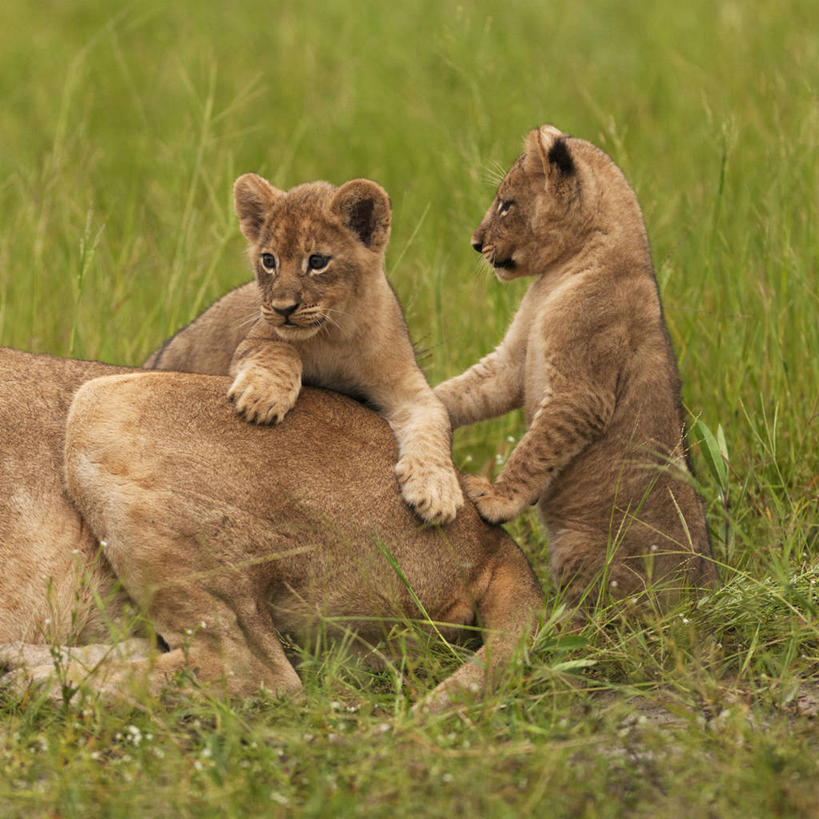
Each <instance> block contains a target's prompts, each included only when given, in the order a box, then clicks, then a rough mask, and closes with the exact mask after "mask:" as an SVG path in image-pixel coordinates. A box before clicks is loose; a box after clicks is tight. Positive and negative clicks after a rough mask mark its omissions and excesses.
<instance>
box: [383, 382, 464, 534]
mask: <svg viewBox="0 0 819 819" xmlns="http://www.w3.org/2000/svg"><path fill="white" fill-rule="evenodd" d="M379 403H380V406H381V409H382V412H383V415H384V417H385V418H386V419H387V421H388V422H389V424H390V426H391V427H392V430H393V433H394V434H395V438H396V441H397V443H398V463H397V464H396V465H395V474H396V477H397V478H398V483H399V484H400V485H401V494H402V495H403V497H404V500H405V501H406V502H407V503H408V504H409V505H410V506H412V507H414V508H415V510H416V511H417V512H418V514H419V515H420V516H421V517H422V518H423V519H424V520H426V521H428V522H429V523H439V524H443V523H449V522H450V521H452V520H454V519H455V515H456V514H457V512H458V510H459V509H460V508H461V506H462V505H463V502H464V498H463V493H462V492H461V485H460V482H459V481H458V475H457V473H456V471H455V467H454V466H453V464H452V455H451V448H452V432H451V429H450V426H449V416H448V415H447V411H446V408H445V407H444V405H443V404H442V403H441V402H440V401H439V400H438V399H437V398H436V397H435V396H434V395H433V393H432V390H431V389H430V388H429V387H428V386H427V383H426V381H425V380H424V378H423V376H422V375H421V374H420V373H419V375H418V384H417V385H416V387H415V389H414V390H409V391H404V393H403V394H402V395H400V396H395V395H391V396H389V397H387V399H386V400H385V401H382V402H379Z"/></svg>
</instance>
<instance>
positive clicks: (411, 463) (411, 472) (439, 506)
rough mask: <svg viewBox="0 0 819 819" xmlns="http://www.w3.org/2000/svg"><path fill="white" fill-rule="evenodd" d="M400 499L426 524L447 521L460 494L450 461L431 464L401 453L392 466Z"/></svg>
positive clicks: (457, 505) (460, 503)
mask: <svg viewBox="0 0 819 819" xmlns="http://www.w3.org/2000/svg"><path fill="white" fill-rule="evenodd" d="M395 475H396V477H397V478H398V483H399V484H400V486H401V494H402V495H403V496H404V500H405V501H406V502H407V503H408V504H409V505H410V506H412V507H413V508H414V509H415V511H416V512H417V513H418V514H419V515H420V516H421V517H422V518H423V519H424V520H425V521H427V522H428V523H437V524H444V523H451V522H452V521H453V520H455V515H456V514H457V513H458V510H459V509H460V508H461V506H463V503H464V496H463V492H461V485H460V484H459V483H458V476H457V475H456V474H455V468H454V467H453V466H452V464H446V465H443V464H439V465H434V464H430V463H428V462H424V461H423V460H422V459H421V458H418V457H413V456H408V455H405V456H404V457H402V458H401V459H400V460H399V461H398V463H397V464H396V465H395Z"/></svg>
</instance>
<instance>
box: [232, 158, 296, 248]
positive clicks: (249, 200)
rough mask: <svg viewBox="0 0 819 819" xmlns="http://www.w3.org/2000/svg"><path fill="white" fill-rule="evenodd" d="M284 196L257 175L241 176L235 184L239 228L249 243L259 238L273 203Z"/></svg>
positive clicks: (235, 206)
mask: <svg viewBox="0 0 819 819" xmlns="http://www.w3.org/2000/svg"><path fill="white" fill-rule="evenodd" d="M282 196H284V194H283V193H282V192H281V191H280V190H279V189H278V188H274V187H273V186H272V185H271V184H270V183H269V182H268V181H267V180H266V179H263V178H262V177H261V176H258V175H257V174H255V173H246V174H243V175H242V176H240V177H239V178H238V179H237V180H236V182H235V183H234V184H233V208H234V210H235V211H236V215H237V216H238V217H239V228H240V230H241V231H242V235H243V236H244V237H245V239H247V240H248V242H255V241H256V240H257V239H258V238H259V234H260V233H261V230H262V225H263V224H264V220H265V218H266V216H267V214H268V212H269V210H270V208H271V207H272V206H273V203H274V202H275V201H276V200H277V199H279V198H280V197H282Z"/></svg>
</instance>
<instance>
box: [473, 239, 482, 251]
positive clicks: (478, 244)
mask: <svg viewBox="0 0 819 819" xmlns="http://www.w3.org/2000/svg"><path fill="white" fill-rule="evenodd" d="M472 247H474V248H475V250H477V251H478V253H480V252H481V251H482V250H483V242H482V241H481V240H480V239H473V240H472Z"/></svg>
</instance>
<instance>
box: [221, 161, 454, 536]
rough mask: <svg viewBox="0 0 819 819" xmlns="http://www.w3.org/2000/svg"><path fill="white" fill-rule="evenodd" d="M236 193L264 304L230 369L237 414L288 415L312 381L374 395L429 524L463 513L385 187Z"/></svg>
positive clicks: (410, 492) (243, 185) (401, 470)
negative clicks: (397, 262) (392, 254)
mask: <svg viewBox="0 0 819 819" xmlns="http://www.w3.org/2000/svg"><path fill="white" fill-rule="evenodd" d="M234 200H235V207H236V213H237V215H238V217H239V222H240V225H241V229H242V233H243V234H244V236H245V238H246V239H247V240H248V245H249V253H250V259H251V264H252V266H253V270H254V273H255V275H256V281H257V283H258V287H259V294H260V301H261V313H260V316H259V319H258V320H257V322H256V323H255V324H254V326H253V327H252V329H250V332H249V333H248V334H247V336H246V338H245V339H244V340H243V341H242V342H241V343H240V344H239V345H238V346H237V348H236V351H235V353H234V355H233V360H232V362H231V365H230V374H231V375H232V376H233V383H232V384H231V386H230V389H229V391H228V395H229V397H230V398H231V400H232V401H233V403H234V406H235V409H236V411H237V412H238V413H239V414H240V415H242V416H243V417H244V418H245V419H246V420H248V421H252V422H257V423H271V422H273V423H279V422H280V421H281V420H282V419H283V418H284V417H285V415H286V414H287V413H288V412H289V411H290V410H291V409H292V407H293V405H294V404H295V402H296V399H297V397H298V395H299V390H300V388H301V384H302V380H304V382H305V383H308V384H312V385H316V386H322V387H328V388H330V389H335V390H339V391H340V392H345V393H348V394H352V395H355V396H358V397H363V398H365V399H367V400H369V401H370V402H371V403H372V404H374V405H375V406H377V407H378V409H379V410H380V411H381V412H382V413H383V414H384V416H385V417H386V418H387V419H388V420H389V421H390V424H391V426H392V428H393V430H394V432H395V436H396V439H397V441H398V447H399V459H398V465H397V467H396V475H397V477H398V480H399V483H400V485H401V487H402V490H403V494H404V498H405V500H406V501H407V502H408V503H409V504H410V505H411V506H413V507H414V508H415V509H416V511H417V512H418V513H419V514H420V515H421V517H423V518H424V519H425V520H427V521H430V522H432V523H448V522H450V521H451V520H453V519H454V518H455V514H456V512H457V510H458V509H459V508H460V506H461V504H462V503H463V495H462V493H461V488H460V485H459V483H458V480H457V476H456V474H455V469H454V467H453V465H452V460H451V456H450V429H449V422H448V417H447V414H446V411H445V409H444V408H443V406H442V405H441V403H440V401H439V400H438V399H437V398H436V397H435V395H434V394H433V392H432V390H431V389H430V388H429V385H428V384H427V383H426V380H425V379H424V377H423V374H422V373H421V371H420V369H419V368H418V365H417V363H416V361H415V357H414V353H413V349H412V344H411V342H410V339H409V334H408V331H407V327H406V324H405V322H404V319H403V316H402V315H401V309H400V307H399V305H398V302H397V300H396V298H395V294H394V293H393V291H392V289H391V288H390V286H389V283H388V282H387V279H386V276H385V275H384V270H383V263H384V253H385V251H386V247H387V243H388V241H389V233H390V218H391V209H390V201H389V197H388V196H387V194H386V192H385V191H384V190H383V189H382V188H381V187H380V186H378V185H376V184H375V183H374V182H370V181H369V180H366V179H356V180H353V181H351V182H347V183H346V184H344V185H342V186H341V187H340V188H335V187H333V186H332V185H329V184H327V183H326V182H313V183H309V184H305V185H299V186H298V187H296V188H293V189H292V190H290V191H288V192H286V193H285V192H282V191H279V190H277V189H276V188H274V187H273V186H272V185H271V184H270V183H269V182H267V181H266V180H265V179H262V178H261V177H259V176H256V175H255V174H245V175H244V176H241V177H240V178H239V179H238V180H237V181H236V184H235V186H234Z"/></svg>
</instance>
